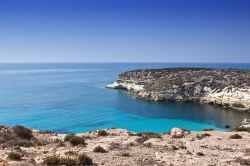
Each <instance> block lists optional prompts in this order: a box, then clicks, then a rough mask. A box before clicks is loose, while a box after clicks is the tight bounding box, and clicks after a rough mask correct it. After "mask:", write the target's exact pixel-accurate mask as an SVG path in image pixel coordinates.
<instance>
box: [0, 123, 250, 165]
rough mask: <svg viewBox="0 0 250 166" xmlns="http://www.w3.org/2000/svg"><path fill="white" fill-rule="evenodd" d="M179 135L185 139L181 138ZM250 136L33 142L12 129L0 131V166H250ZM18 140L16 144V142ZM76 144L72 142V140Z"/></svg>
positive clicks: (37, 134) (117, 133) (119, 133)
mask: <svg viewBox="0 0 250 166" xmlns="http://www.w3.org/2000/svg"><path fill="white" fill-rule="evenodd" d="M19 128H20V127H19ZM19 131H21V132H19ZM30 131H32V130H30ZM179 132H180V133H183V134H185V136H184V137H181V136H180V137H178V136H176V135H175V134H177V133H179ZM249 132H250V128H238V131H231V132H223V131H212V130H211V129H206V130H204V131H200V132H194V131H192V132H188V131H187V130H183V129H178V128H175V129H173V130H172V132H169V133H165V134H157V133H150V132H144V133H135V132H129V131H127V130H124V129H107V130H96V131H92V132H86V133H81V134H77V135H66V134H58V133H54V132H49V131H37V130H33V131H32V132H31V133H29V134H31V136H32V137H26V138H23V137H22V136H24V135H25V136H27V130H26V129H25V128H22V129H21V130H18V133H19V135H16V134H17V133H16V130H13V128H12V127H6V126H0V165H1V166H34V165H36V166H46V165H58V166H59V165H66V166H73V165H74V166H80V165H104V166H110V165H116V166H152V165H157V166H180V165H185V166H203V165H204V166H209V165H210V166H212V165H220V166H228V165H230V166H240V165H249V164H250V145H249V141H250V133H249ZM171 133H172V135H171ZM66 138H67V139H66ZM13 139H14V140H15V141H11V140H13ZM70 139H71V140H72V142H68V141H67V140H70ZM79 140H81V141H79ZM82 140H84V141H82ZM82 142H84V143H82ZM83 154H84V155H85V157H84V160H81V161H82V162H83V161H85V164H83V163H81V164H80V163H77V160H79V159H78V157H79V156H80V155H83ZM86 156H87V157H86ZM86 161H88V164H86ZM90 163H93V164H90Z"/></svg>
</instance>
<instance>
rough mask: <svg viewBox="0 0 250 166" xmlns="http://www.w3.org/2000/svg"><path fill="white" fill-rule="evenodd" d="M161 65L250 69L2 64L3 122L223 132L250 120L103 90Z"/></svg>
mask: <svg viewBox="0 0 250 166" xmlns="http://www.w3.org/2000/svg"><path fill="white" fill-rule="evenodd" d="M162 67H217V68H220V67H227V68H244V69H250V64H139V63H134V64H125V63H124V64H117V63H116V64H111V63H105V64H102V63H99V64H0V124H3V125H16V124H21V125H25V126H29V127H32V128H37V129H40V130H54V131H57V132H61V133H79V132H84V131H90V130H94V129H100V128H112V127H119V128H125V129H128V130H131V131H152V132H165V131H168V130H169V129H171V128H172V127H182V128H187V129H190V130H202V129H203V128H216V129H220V130H223V127H224V126H225V125H227V124H230V125H233V124H237V123H239V122H240V121H242V120H243V119H244V118H250V114H247V113H242V112H233V111H228V110H223V109H221V108H219V107H215V106H211V105H198V104H177V103H155V102H147V101H143V100H137V99H135V98H134V97H133V96H131V95H130V94H128V93H126V92H122V91H117V90H111V89H105V88H104V87H105V85H106V84H107V83H111V82H113V81H114V80H115V79H116V76H117V75H118V74H119V73H121V72H123V71H127V70H131V69H140V68H162Z"/></svg>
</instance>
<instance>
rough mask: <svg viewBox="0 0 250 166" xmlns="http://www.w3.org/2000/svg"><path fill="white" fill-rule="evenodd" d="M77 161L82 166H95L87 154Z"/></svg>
mask: <svg viewBox="0 0 250 166" xmlns="http://www.w3.org/2000/svg"><path fill="white" fill-rule="evenodd" d="M77 160H78V164H80V165H93V160H92V159H91V158H90V157H89V156H87V155H86V154H85V153H83V154H81V155H79V156H78V159H77Z"/></svg>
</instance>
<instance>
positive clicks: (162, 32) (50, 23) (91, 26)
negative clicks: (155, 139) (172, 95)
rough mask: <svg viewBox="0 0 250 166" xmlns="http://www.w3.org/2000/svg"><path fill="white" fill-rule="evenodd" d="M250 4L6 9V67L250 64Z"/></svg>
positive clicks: (226, 0)
mask: <svg viewBox="0 0 250 166" xmlns="http://www.w3.org/2000/svg"><path fill="white" fill-rule="evenodd" d="M249 8H250V1H248V0H203V1H200V0H189V1H187V0H175V1H173V0H154V1H153V0H119V1H117V0H106V1H103V0H74V1H70V0H60V1H57V0H37V1H33V0H24V1H19V0H8V1H1V2H0V63H76V62H80V63H109V62H110V63H126V62H127V63H141V62H144V63H152V62H153V63H159V62H160V63H250V55H249V53H250V45H249V43H250V10H249Z"/></svg>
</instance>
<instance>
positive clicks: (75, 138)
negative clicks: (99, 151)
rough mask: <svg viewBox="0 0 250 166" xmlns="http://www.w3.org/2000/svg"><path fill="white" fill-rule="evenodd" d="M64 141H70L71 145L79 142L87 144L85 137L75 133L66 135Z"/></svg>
mask: <svg viewBox="0 0 250 166" xmlns="http://www.w3.org/2000/svg"><path fill="white" fill-rule="evenodd" d="M64 141H66V142H70V143H71V145H74V146H75V145H79V144H83V145H84V144H85V140H84V138H82V137H79V136H76V135H73V134H69V135H66V136H65V137H64Z"/></svg>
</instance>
